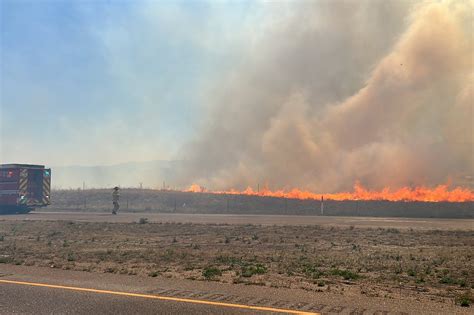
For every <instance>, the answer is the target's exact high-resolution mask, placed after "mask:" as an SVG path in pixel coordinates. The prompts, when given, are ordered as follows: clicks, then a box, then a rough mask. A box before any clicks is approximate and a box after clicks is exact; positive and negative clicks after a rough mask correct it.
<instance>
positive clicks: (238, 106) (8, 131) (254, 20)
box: [0, 0, 474, 192]
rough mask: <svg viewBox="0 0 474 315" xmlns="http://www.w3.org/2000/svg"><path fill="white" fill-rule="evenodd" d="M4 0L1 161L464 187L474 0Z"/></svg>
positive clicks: (179, 181)
mask: <svg viewBox="0 0 474 315" xmlns="http://www.w3.org/2000/svg"><path fill="white" fill-rule="evenodd" d="M0 4H1V6H0V10H1V12H0V16H1V21H0V22H1V24H0V25H1V29H0V31H1V37H0V40H1V42H0V48H1V56H0V79H1V81H0V93H1V95H0V105H1V106H0V109H1V111H0V123H1V126H0V141H1V142H0V161H1V162H2V163H7V162H18V163H35V164H46V165H49V166H56V167H59V166H70V165H80V166H93V165H114V164H120V163H125V162H143V161H155V160H176V161H180V163H178V164H176V165H179V167H176V169H173V170H172V171H167V174H172V175H169V176H168V178H167V179H166V181H167V182H170V183H172V184H173V185H176V186H178V187H186V186H187V185H190V184H192V183H196V184H199V185H203V186H205V187H207V188H210V189H228V188H246V187H247V186H252V187H256V186H257V185H259V184H264V185H268V186H269V187H270V188H274V189H277V188H278V189H280V188H284V189H291V188H293V187H298V188H304V189H310V190H313V191H321V192H338V191H347V190H350V189H351V188H352V187H353V185H354V183H356V182H360V183H361V184H362V185H364V186H366V187H368V188H369V189H382V188H384V187H392V188H398V187H404V186H410V187H412V186H419V185H427V186H434V185H438V184H445V183H453V182H454V183H461V185H464V184H467V185H471V186H472V185H473V183H472V178H474V177H473V176H474V128H473V125H474V123H473V122H474V111H473V106H474V105H473V104H474V100H473V98H474V70H473V69H474V68H473V58H472V56H473V54H474V49H473V43H474V35H473V32H474V30H473V28H472V25H473V13H472V12H474V0H467V1H464V0H426V1H408V0H386V1H377V0H360V1H355V0H346V1H342V0H341V1H329V0H317V1H309V0H299V1H217V0H208V1H197V0H195V1H61V0H56V1H10V0H1V1H0ZM155 174H158V173H153V172H151V175H150V176H151V177H152V179H153V181H155V179H154V178H155V177H157V176H155ZM76 177H77V176H76ZM65 178H67V176H66V177H65ZM134 180H135V179H134ZM138 180H139V179H136V180H135V181H138ZM162 180H163V179H162V178H157V179H156V184H157V185H159V184H160V183H161V182H162Z"/></svg>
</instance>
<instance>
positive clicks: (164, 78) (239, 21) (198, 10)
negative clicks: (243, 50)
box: [0, 0, 258, 166]
mask: <svg viewBox="0 0 474 315" xmlns="http://www.w3.org/2000/svg"><path fill="white" fill-rule="evenodd" d="M254 9H255V10H254ZM257 14H258V10H256V8H254V6H253V5H252V4H251V2H245V1H239V2H233V3H227V4H221V3H219V2H209V3H207V2H201V1H182V2H179V1H177V2H171V1H170V2H168V1H160V2H146V1H9V0H2V1H1V43H0V44H1V52H2V55H1V128H0V129H1V137H0V140H1V146H0V147H1V154H0V157H1V161H2V162H4V163H5V162H30V163H32V162H34V163H45V164H48V165H55V166H62V165H103V164H116V163H122V162H128V161H149V160H166V159H172V158H173V156H174V153H175V152H176V150H177V148H178V147H179V146H181V145H182V144H183V143H184V141H185V139H188V138H189V137H190V136H191V135H192V133H193V126H194V125H195V123H196V117H197V111H199V106H200V103H199V98H200V93H201V92H200V91H201V89H202V88H203V85H204V84H208V82H206V81H205V80H203V78H209V77H210V76H212V75H214V74H215V73H216V72H219V71H223V69H225V68H226V67H231V66H232V64H233V62H238V60H237V57H236V55H235V49H232V47H233V46H234V45H236V44H237V41H239V37H240V35H239V33H240V32H242V31H243V29H242V26H243V24H245V20H246V19H250V18H254V16H255V15H257ZM231 60H233V62H230V61H231Z"/></svg>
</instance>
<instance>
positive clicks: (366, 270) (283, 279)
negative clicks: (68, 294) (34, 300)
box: [0, 220, 474, 305]
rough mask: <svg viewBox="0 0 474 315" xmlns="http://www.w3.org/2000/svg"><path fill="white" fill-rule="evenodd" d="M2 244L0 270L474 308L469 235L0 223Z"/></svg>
mask: <svg viewBox="0 0 474 315" xmlns="http://www.w3.org/2000/svg"><path fill="white" fill-rule="evenodd" d="M141 222H144V221H143V220H141ZM145 222H148V221H147V220H145ZM137 223H139V222H137ZM0 236H2V237H3V238H2V239H3V241H1V242H0V263H7V264H27V265H36V266H46V267H49V268H51V267H53V268H61V269H71V270H87V271H90V272H108V273H117V274H129V275H142V276H148V277H159V276H161V277H172V278H181V279H206V280H213V281H225V282H233V283H245V284H255V285H262V284H264V285H269V286H274V287H296V288H297V287H301V288H304V289H305V290H314V291H321V290H323V291H325V290H330V291H331V292H344V291H343V290H344V286H348V285H349V286H351V288H355V287H360V292H370V294H371V295H375V296H382V297H385V296H388V297H390V296H392V297H396V296H397V294H399V293H397V292H398V290H399V289H400V287H403V289H404V290H410V288H417V289H416V290H417V294H416V296H417V297H418V296H420V295H421V296H422V295H423V294H424V292H429V297H428V295H427V298H429V299H431V298H433V296H435V297H438V298H439V299H440V300H441V299H443V298H445V297H447V296H448V297H450V298H451V299H454V298H455V297H456V296H459V297H457V298H456V303H457V305H466V303H467V304H469V305H472V299H470V296H469V295H466V298H464V299H463V298H461V294H462V293H463V292H466V290H467V291H469V290H471V287H473V286H474V275H473V274H472V272H470V270H472V269H474V264H473V262H472V261H473V259H472V257H474V231H438V232H437V233H434V232H433V231H430V230H427V231H424V230H417V229H413V230H408V229H407V230H404V229H400V230H397V232H393V231H391V232H387V229H386V228H380V229H379V228H373V229H365V228H360V227H357V228H353V229H351V228H350V227H349V228H347V227H337V226H331V227H324V226H319V227H314V226H255V225H212V224H208V225H204V224H187V223H182V224H177V223H146V224H145V223H142V224H133V223H130V224H122V223H113V224H112V223H99V222H95V223H93V222H90V223H87V222H74V224H70V222H60V221H56V222H55V221H50V222H35V221H25V222H20V223H18V222H8V221H0ZM66 236H67V238H66ZM413 240H416V245H415V246H414V245H413ZM229 244H230V245H229ZM420 248H422V250H420ZM381 287H383V288H387V289H386V291H383V290H381V289H380V288H381ZM370 288H372V289H370ZM373 288H376V289H373ZM367 294H369V293H367ZM406 296H409V294H406Z"/></svg>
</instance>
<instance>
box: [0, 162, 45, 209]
mask: <svg viewBox="0 0 474 315" xmlns="http://www.w3.org/2000/svg"><path fill="white" fill-rule="evenodd" d="M50 196H51V169H49V168H45V167H44V165H32V164H0V214H2V213H28V212H30V211H31V210H34V209H35V208H38V207H45V206H47V205H49V204H51V202H50Z"/></svg>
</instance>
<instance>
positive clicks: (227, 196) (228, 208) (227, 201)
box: [226, 196, 229, 213]
mask: <svg viewBox="0 0 474 315" xmlns="http://www.w3.org/2000/svg"><path fill="white" fill-rule="evenodd" d="M226 212H227V213H228V212H229V196H227V211H226Z"/></svg>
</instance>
